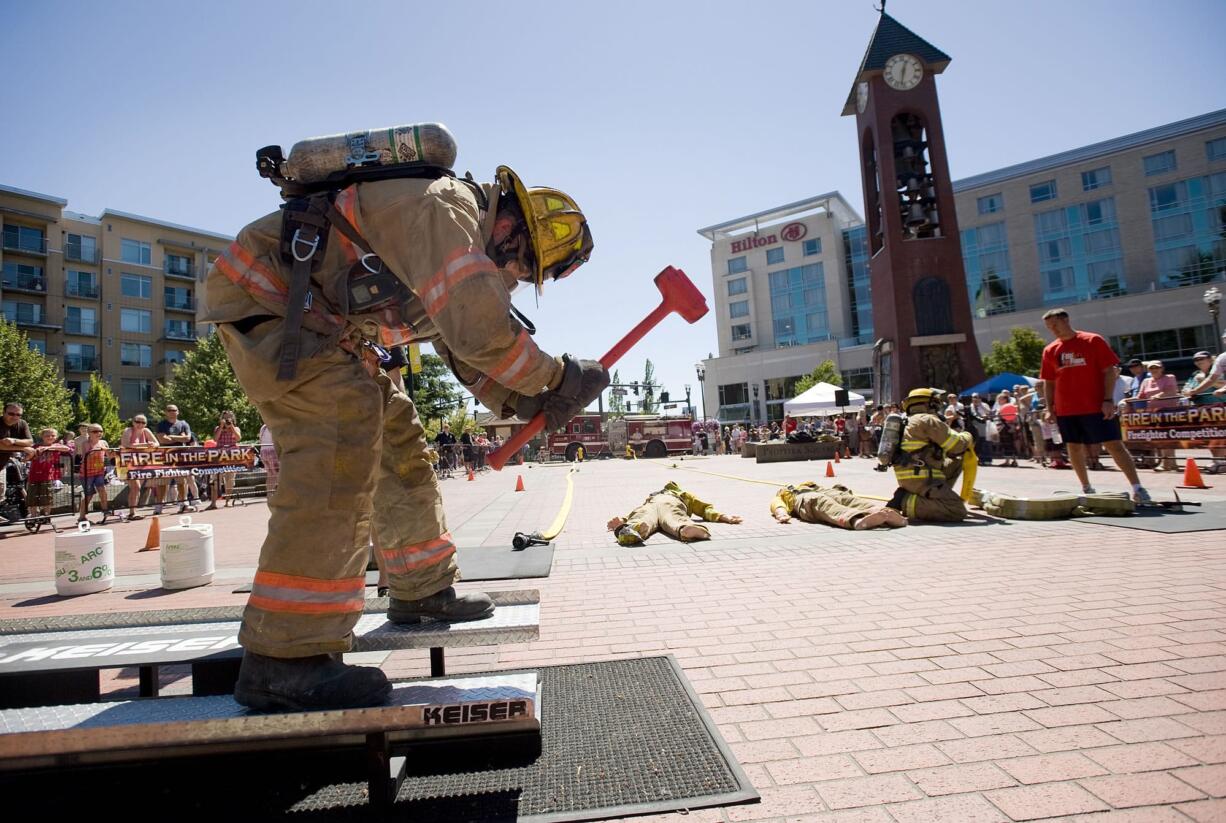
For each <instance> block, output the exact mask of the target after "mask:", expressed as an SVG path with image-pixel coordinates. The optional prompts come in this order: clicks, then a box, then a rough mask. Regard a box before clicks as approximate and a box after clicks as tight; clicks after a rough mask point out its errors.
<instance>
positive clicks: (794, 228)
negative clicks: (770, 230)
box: [732, 223, 809, 254]
mask: <svg viewBox="0 0 1226 823" xmlns="http://www.w3.org/2000/svg"><path fill="white" fill-rule="evenodd" d="M808 233H809V227H808V226H806V225H805V224H804V223H788V224H787V225H786V226H784V227H783V228H782V229H781V230H780V231H779V234H777V235H775V234H768V235H766V236H765V237H762V236H760V235H757V234H755V235H754V236H753V237H746V238H744V239H743V240H733V241H732V253H733V254H736V253H737V252H742V251H749V250H750V249H757V248H761V247H762V246H773V245H774V244H775V243H778V242H779V241H780V240H781V239H782V240H786V241H788V242H790V243H794V242H796V241H797V240H803V239H804V236H805V235H806V234H808Z"/></svg>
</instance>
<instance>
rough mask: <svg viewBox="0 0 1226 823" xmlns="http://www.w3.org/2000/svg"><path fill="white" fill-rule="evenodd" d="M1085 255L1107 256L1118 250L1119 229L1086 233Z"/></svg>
mask: <svg viewBox="0 0 1226 823" xmlns="http://www.w3.org/2000/svg"><path fill="white" fill-rule="evenodd" d="M1085 244H1086V245H1085V249H1086V254H1107V253H1109V252H1117V251H1119V250H1120V232H1119V229H1104V230H1102V231H1091V232H1086V235H1085Z"/></svg>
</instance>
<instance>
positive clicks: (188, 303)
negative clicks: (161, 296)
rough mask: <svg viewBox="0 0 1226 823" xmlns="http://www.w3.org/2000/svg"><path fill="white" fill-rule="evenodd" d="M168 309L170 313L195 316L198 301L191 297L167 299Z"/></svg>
mask: <svg viewBox="0 0 1226 823" xmlns="http://www.w3.org/2000/svg"><path fill="white" fill-rule="evenodd" d="M166 309H167V310H168V311H186V312H192V313H193V314H194V313H195V311H196V301H195V300H193V299H192V298H190V297H180V298H178V299H175V298H173V297H167V298H166Z"/></svg>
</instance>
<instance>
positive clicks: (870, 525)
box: [771, 480, 907, 531]
mask: <svg viewBox="0 0 1226 823" xmlns="http://www.w3.org/2000/svg"><path fill="white" fill-rule="evenodd" d="M771 516H773V517H774V518H775V519H776V520H778V521H779V522H780V523H789V522H791V520H792V518H793V517H797V518H799V519H801V520H803V521H805V522H806V523H825V524H826V525H828V526H837V527H838V528H840V529H854V530H856V531H861V530H863V529H875V528H877V527H878V526H887V527H889V528H891V529H896V528H900V527H902V526H905V525H907V518H905V517H903V515H902V513H901V512H898V511H895V510H894V509H891V508H890V507H889V506H887V505H886V504H885V503H883V502H882V501H880V500H873V499H871V498H868V497H858V496H857V495H856V494H855V493H854V492H852V490H851V489H849V488H847V487H846V486H837V485H836V486H832V487H830V488H826V487H824V486H819V485H817V484H816V483H814V482H813V481H811V480H810V481H807V482H805V483H797V484H796V485H793V486H785V487H784V488H782V489H780V490H779V493H778V494H776V495H775V499H774V500H772V501H771Z"/></svg>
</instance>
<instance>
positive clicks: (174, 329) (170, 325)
mask: <svg viewBox="0 0 1226 823" xmlns="http://www.w3.org/2000/svg"><path fill="white" fill-rule="evenodd" d="M165 328H166V336H167V337H169V338H171V339H173V340H191V339H192V338H194V337H195V336H196V324H195V323H193V322H191V321H190V320H167V321H166V327H165Z"/></svg>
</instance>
